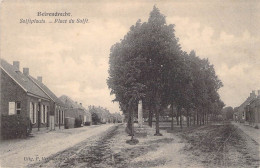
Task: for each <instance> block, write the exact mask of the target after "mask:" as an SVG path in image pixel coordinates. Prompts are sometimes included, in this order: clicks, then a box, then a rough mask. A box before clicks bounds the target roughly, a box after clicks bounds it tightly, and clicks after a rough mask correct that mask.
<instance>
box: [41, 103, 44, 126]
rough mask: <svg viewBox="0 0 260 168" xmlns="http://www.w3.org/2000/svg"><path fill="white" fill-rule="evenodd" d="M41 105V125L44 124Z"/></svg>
mask: <svg viewBox="0 0 260 168" xmlns="http://www.w3.org/2000/svg"><path fill="white" fill-rule="evenodd" d="M43 117H44V116H43V105H41V123H44V118H43Z"/></svg>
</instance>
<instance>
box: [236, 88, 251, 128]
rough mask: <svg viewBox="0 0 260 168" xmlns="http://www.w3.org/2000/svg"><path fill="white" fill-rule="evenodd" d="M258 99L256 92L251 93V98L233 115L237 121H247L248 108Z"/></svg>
mask: <svg viewBox="0 0 260 168" xmlns="http://www.w3.org/2000/svg"><path fill="white" fill-rule="evenodd" d="M255 97H256V95H255V92H254V91H253V92H252V93H250V96H249V97H248V98H247V99H246V100H245V101H244V102H243V103H242V104H241V105H240V106H239V107H236V111H235V113H234V114H233V116H234V117H235V120H236V121H238V122H241V123H244V122H245V121H246V110H245V109H246V106H247V105H248V104H249V103H250V101H252V100H253V99H254V98H255Z"/></svg>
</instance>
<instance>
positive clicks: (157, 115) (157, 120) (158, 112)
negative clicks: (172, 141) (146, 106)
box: [154, 106, 162, 136]
mask: <svg viewBox="0 0 260 168" xmlns="http://www.w3.org/2000/svg"><path fill="white" fill-rule="evenodd" d="M159 109H160V108H158V106H156V107H155V117H156V128H155V134H154V136H162V134H161V133H160V128H159V119H160V110H159Z"/></svg>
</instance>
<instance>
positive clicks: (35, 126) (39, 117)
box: [27, 96, 51, 128]
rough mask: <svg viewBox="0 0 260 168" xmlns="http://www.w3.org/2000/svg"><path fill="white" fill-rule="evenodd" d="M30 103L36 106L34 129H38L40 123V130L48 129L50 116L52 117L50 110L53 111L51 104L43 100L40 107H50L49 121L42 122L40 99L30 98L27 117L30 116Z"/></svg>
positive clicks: (48, 112) (28, 99)
mask: <svg viewBox="0 0 260 168" xmlns="http://www.w3.org/2000/svg"><path fill="white" fill-rule="evenodd" d="M30 102H32V103H33V104H36V107H37V108H36V123H33V124H32V126H33V128H38V123H40V128H48V127H49V116H50V109H51V103H50V101H47V100H44V99H41V102H40V105H41V106H42V105H44V106H45V107H48V108H47V109H48V110H47V121H45V122H41V114H39V112H38V110H39V108H38V107H39V106H38V105H39V98H36V97H33V96H28V98H27V109H28V111H27V113H28V114H27V115H28V116H30ZM39 115H40V116H39Z"/></svg>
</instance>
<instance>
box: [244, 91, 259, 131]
mask: <svg viewBox="0 0 260 168" xmlns="http://www.w3.org/2000/svg"><path fill="white" fill-rule="evenodd" d="M251 96H252V97H253V99H252V100H251V101H250V102H249V103H248V104H247V105H246V107H245V121H246V122H248V123H249V124H250V125H251V126H255V125H258V124H260V90H258V95H256V94H255V92H254V91H253V92H252V93H251Z"/></svg>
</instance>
